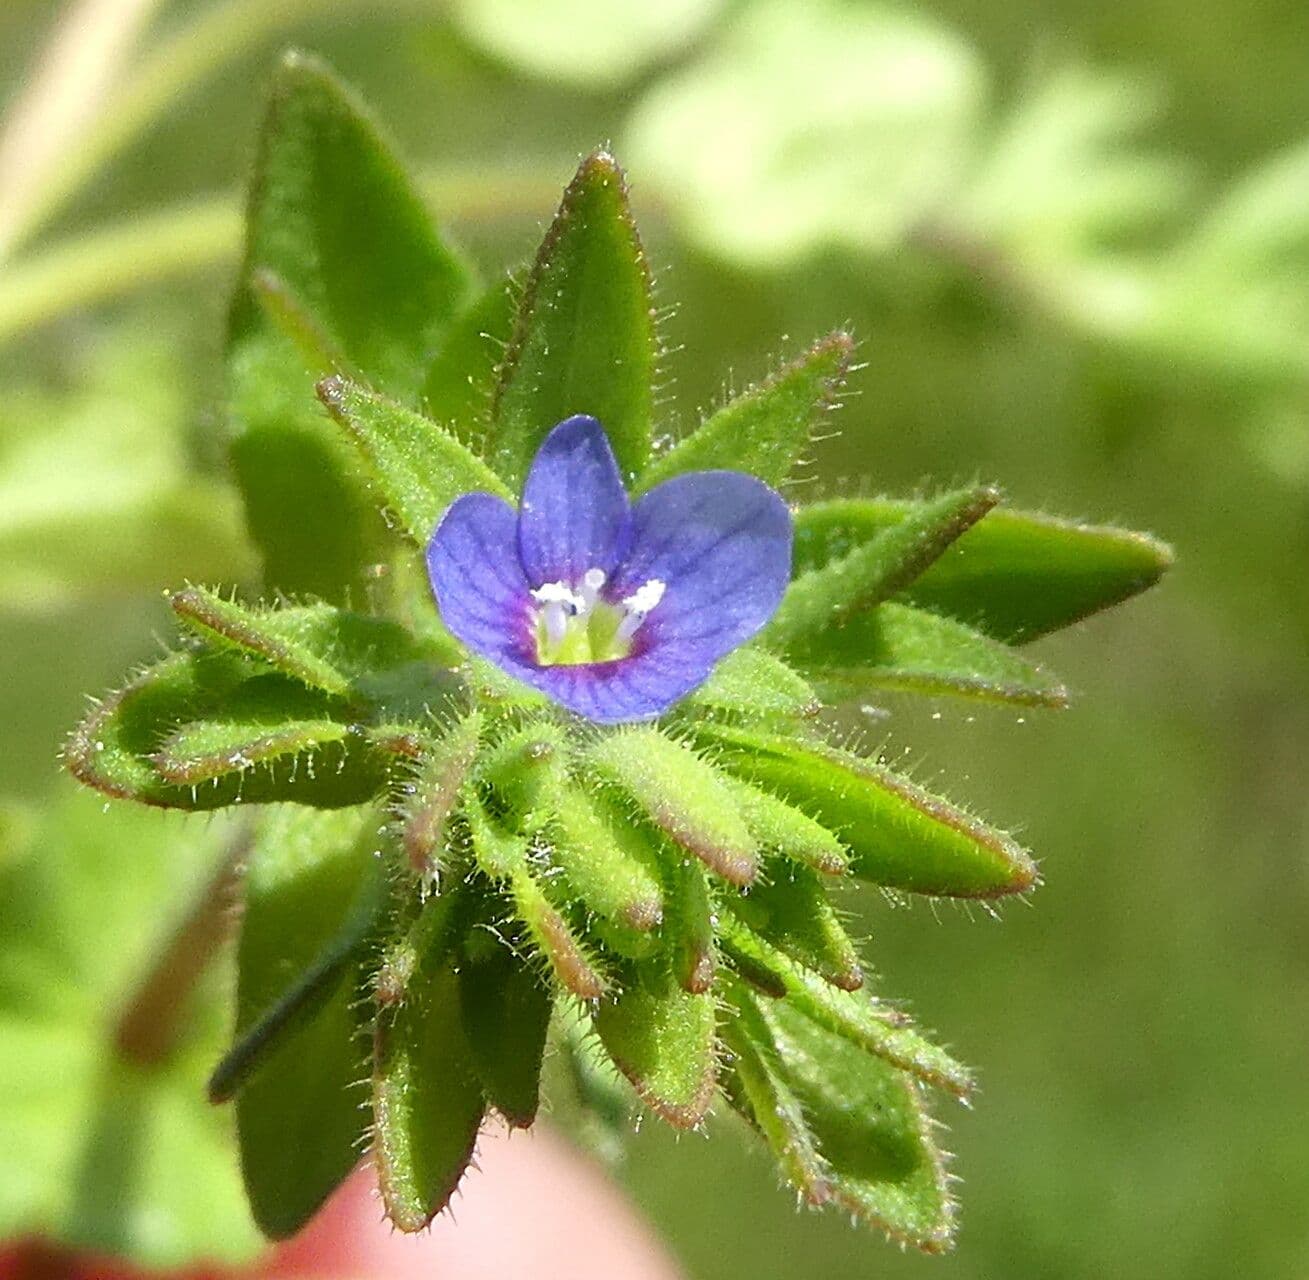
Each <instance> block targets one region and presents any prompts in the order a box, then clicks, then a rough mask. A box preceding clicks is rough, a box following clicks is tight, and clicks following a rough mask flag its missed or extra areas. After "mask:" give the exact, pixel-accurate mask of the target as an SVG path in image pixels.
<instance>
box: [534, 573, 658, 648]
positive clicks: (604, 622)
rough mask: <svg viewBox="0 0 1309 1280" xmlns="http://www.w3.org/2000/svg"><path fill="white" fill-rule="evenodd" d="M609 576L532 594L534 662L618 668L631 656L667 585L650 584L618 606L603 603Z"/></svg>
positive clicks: (598, 575)
mask: <svg viewBox="0 0 1309 1280" xmlns="http://www.w3.org/2000/svg"><path fill="white" fill-rule="evenodd" d="M606 581H608V576H607V575H606V573H605V571H604V570H603V569H588V570H587V571H586V572H585V573H584V574H582V580H581V581H580V582H579V583H578V584H577V585H576V587H572V586H569V584H568V583H566V582H547V583H545V584H544V585H543V586H540V587H537V588H536V590H535V591H533V592H532V599H533V600H535V601H536V602H537V604H539V605H540V606H541V607H540V608H539V609H538V610H537V613H536V660H537V662H538V663H539V664H540V665H541V666H543V667H553V666H580V665H582V664H584V663H597V662H616V661H617V660H618V659H619V658H625V657H627V655H628V654H629V653H630V652H631V649H632V640H633V638H634V637H635V635H636V633H637V632H638V631H639V630H640V629H641V624H642V623H643V622H644V621H645V620H646V618H647V616H648V615H649V614H650V611H651V610H652V609H654V608H655V607H656V606H657V605H658V604H659V602H660V601H661V600H662V599H663V598H664V591H665V589H666V584H665V583H663V582H661V581H660V580H659V579H658V578H651V579H650V580H649V582H646V583H644V584H643V585H642V586H640V587H638V588H637V589H636V590H635V591H633V592H632V594H631V595H630V596H624V597H623V599H622V601H621V602H620V603H619V604H610V603H609V601H607V600H602V599H601V598H600V592H601V591H603V590H604V585H605V582H606Z"/></svg>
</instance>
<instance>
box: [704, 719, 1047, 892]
mask: <svg viewBox="0 0 1309 1280" xmlns="http://www.w3.org/2000/svg"><path fill="white" fill-rule="evenodd" d="M699 732H700V733H701V734H702V735H703V736H704V737H705V738H706V739H708V740H710V741H713V742H715V743H716V744H718V745H719V746H720V749H721V751H722V754H721V756H720V763H721V764H722V765H724V766H730V768H731V769H732V770H733V771H734V772H736V773H738V774H740V775H741V776H742V777H744V778H746V779H748V780H749V781H751V782H754V783H756V784H757V785H759V786H761V787H766V788H767V789H768V790H770V791H772V792H774V793H775V794H777V795H779V796H781V797H782V798H783V799H784V800H786V801H788V802H789V803H790V804H793V805H795V806H796V808H798V809H801V810H802V811H804V812H805V813H808V814H810V815H811V816H812V817H814V818H816V819H817V820H818V821H819V822H821V823H822V824H823V825H824V826H826V827H828V828H830V829H831V831H832V832H833V833H834V834H835V835H836V836H838V837H839V838H840V839H841V841H842V842H843V843H844V844H845V845H846V847H847V848H848V849H849V850H850V854H851V858H852V863H851V869H852V870H853V871H854V874H855V875H857V876H859V877H861V878H862V879H865V880H871V881H873V882H874V883H876V884H881V885H885V886H886V887H888V888H893V889H906V890H909V891H911V892H914V893H928V894H939V895H943V896H946V897H964V898H994V897H1000V896H1002V895H1004V894H1009V893H1023V892H1025V891H1026V890H1028V889H1030V888H1032V886H1033V885H1034V884H1035V883H1036V880H1037V872H1036V864H1035V863H1034V862H1033V861H1032V859H1031V857H1030V856H1029V855H1028V853H1027V852H1026V851H1025V850H1024V849H1023V848H1022V847H1021V846H1019V845H1018V844H1016V843H1015V842H1014V841H1013V840H1012V839H1011V838H1010V837H1009V836H1007V835H1005V834H1004V833H1003V832H1001V831H997V830H995V828H993V827H988V826H987V825H986V824H985V823H982V822H980V821H979V820H978V819H976V818H974V817H972V816H971V815H970V814H967V813H964V812H963V811H962V810H960V809H957V808H955V807H954V806H953V805H951V804H949V803H948V802H947V801H945V800H942V799H941V798H940V797H939V796H934V795H932V794H931V793H930V792H927V791H924V790H923V789H922V788H921V787H919V786H917V785H915V784H914V783H912V782H910V781H909V780H908V779H907V778H903V777H901V776H899V775H898V774H896V773H893V772H892V771H891V770H890V769H887V768H885V767H884V766H882V765H880V764H877V763H876V762H875V761H872V760H868V759H865V758H863V757H861V756H856V755H853V754H852V753H850V752H846V751H841V750H839V749H837V748H835V747H828V746H822V745H818V744H812V745H808V746H804V745H800V744H798V743H796V742H794V741H793V740H791V739H788V738H780V737H776V736H773V735H771V734H763V733H757V732H754V731H752V730H747V729H740V728H735V727H728V726H725V725H711V724H704V725H702V726H701V727H700V730H699Z"/></svg>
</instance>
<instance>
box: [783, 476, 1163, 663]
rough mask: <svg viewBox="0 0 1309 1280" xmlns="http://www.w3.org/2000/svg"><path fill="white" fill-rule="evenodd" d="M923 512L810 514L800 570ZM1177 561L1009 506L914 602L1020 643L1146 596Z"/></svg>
mask: <svg viewBox="0 0 1309 1280" xmlns="http://www.w3.org/2000/svg"><path fill="white" fill-rule="evenodd" d="M919 505H920V504H917V503H913V502H906V501H896V500H893V499H889V498H875V499H837V500H835V501H832V502H819V503H815V504H814V505H813V506H810V507H806V508H804V509H802V510H801V511H800V512H799V513H798V515H797V516H796V523H795V568H796V572H797V573H800V572H804V571H807V570H810V569H817V568H821V567H822V566H823V565H825V564H827V563H829V562H830V561H832V560H834V559H836V558H838V557H840V556H844V555H847V554H848V553H849V552H850V551H852V550H854V549H855V548H856V547H859V546H862V545H863V544H865V543H867V542H870V541H872V540H873V539H875V538H876V537H878V536H879V535H880V534H881V533H882V532H883V531H884V530H887V529H890V528H894V527H895V526H896V525H898V524H901V523H903V522H904V521H905V520H907V519H908V518H909V517H910V515H911V514H912V513H914V512H915V511H916V510H918V508H919ZM1172 562H1173V553H1172V550H1171V548H1170V547H1168V546H1167V545H1166V544H1165V543H1162V542H1159V541H1158V540H1157V539H1155V538H1152V537H1151V536H1150V535H1149V534H1144V533H1133V532H1131V531H1130V530H1127V529H1115V528H1111V527H1109V526H1105V525H1088V524H1079V523H1077V522H1076V521H1072V520H1059V519H1056V518H1054V517H1053V516H1045V515H1038V514H1035V513H1033V512H1024V511H1009V510H1007V509H1004V508H1001V509H1000V510H998V511H992V512H991V514H990V515H988V516H987V517H986V519H985V520H982V521H980V522H979V523H978V524H976V525H975V526H974V527H973V528H972V529H970V530H969V531H968V532H967V533H966V534H964V535H963V536H962V537H961V538H960V539H959V541H958V542H957V543H955V545H954V546H953V547H951V548H950V549H949V550H948V551H946V552H945V553H944V554H943V555H942V556H941V558H940V559H939V560H937V562H936V563H935V564H934V565H932V566H931V567H930V568H928V569H927V570H926V571H925V572H924V573H923V575H922V576H921V577H920V578H918V579H917V581H915V582H914V583H912V584H911V585H910V586H909V587H908V588H907V589H906V591H905V599H906V600H908V601H909V602H911V603H913V604H917V605H919V606H921V607H922V608H924V609H931V610H933V611H935V612H937V613H943V614H948V615H950V616H951V617H954V618H958V619H960V620H961V621H963V622H966V623H968V624H969V625H970V626H974V627H976V628H978V630H980V631H983V632H985V633H986V634H987V635H989V636H993V637H994V638H995V639H997V640H1004V641H1008V642H1010V643H1013V644H1021V643H1024V642H1026V641H1028V640H1034V639H1036V638H1037V637H1038V636H1042V635H1045V634H1047V633H1048V632H1051V631H1058V630H1059V629H1060V628H1061V627H1066V626H1069V625H1071V624H1072V623H1074V622H1077V621H1078V620H1079V619H1081V618H1085V617H1088V616H1090V615H1091V614H1093V613H1097V612H1099V611H1100V610H1101V609H1107V608H1109V607H1110V606H1112V605H1115V604H1118V603H1119V602H1121V601H1123V600H1126V599H1128V598H1129V597H1131V596H1134V595H1136V594H1137V593H1138V592H1141V591H1144V590H1145V589H1146V588H1147V587H1150V586H1152V585H1153V584H1154V583H1156V582H1157V581H1158V580H1159V578H1160V577H1161V576H1162V575H1163V573H1164V571H1165V570H1166V569H1167V568H1168V566H1169V565H1171V564H1172Z"/></svg>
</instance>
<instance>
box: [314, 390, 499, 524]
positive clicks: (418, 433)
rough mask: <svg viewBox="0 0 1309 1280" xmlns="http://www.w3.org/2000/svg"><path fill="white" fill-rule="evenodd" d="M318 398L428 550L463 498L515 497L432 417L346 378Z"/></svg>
mask: <svg viewBox="0 0 1309 1280" xmlns="http://www.w3.org/2000/svg"><path fill="white" fill-rule="evenodd" d="M318 395H319V398H320V399H321V400H322V401H323V403H324V404H325V405H326V406H327V408H328V410H329V412H330V413H331V414H332V417H333V418H335V419H336V421H337V422H338V423H340V424H341V426H343V427H344V428H345V429H346V431H347V432H349V435H350V438H351V439H352V440H353V441H354V443H355V445H356V446H357V447H358V449H359V451H360V453H362V455H363V457H364V459H365V460H366V461H367V464H368V469H369V471H370V472H371V473H372V476H373V479H374V482H375V483H376V486H377V493H378V497H379V498H380V499H381V502H382V503H384V504H385V506H386V507H387V508H389V509H390V510H391V511H392V512H394V514H395V517H396V519H397V520H398V521H399V524H400V528H401V529H402V530H403V531H404V532H405V533H406V534H407V535H408V536H409V537H410V538H411V539H412V540H413V541H414V542H415V543H417V544H418V546H420V547H426V546H427V544H428V542H429V541H430V539H431V537H432V534H433V533H434V532H435V530H436V526H437V523H438V521H439V520H440V519H441V516H442V515H443V514H444V513H445V509H446V508H447V507H448V506H449V505H450V504H451V503H452V502H453V501H454V500H455V499H456V498H457V497H459V495H460V494H463V493H468V492H470V491H473V490H477V491H480V492H483V493H494V494H498V495H499V496H501V497H505V498H507V497H508V496H509V491H508V489H506V488H505V486H504V484H503V483H502V482H501V481H500V479H499V478H498V477H497V476H496V474H495V473H494V472H493V471H492V470H491V469H490V468H489V467H488V466H487V465H486V463H484V462H483V461H482V460H481V458H479V457H478V456H477V455H476V454H474V453H472V452H471V451H470V450H469V449H468V448H467V447H466V446H464V445H462V444H460V443H459V441H458V440H456V439H455V438H454V436H452V435H450V434H449V433H448V432H447V431H446V430H445V429H444V428H443V427H440V426H438V425H437V424H436V423H435V422H433V421H431V420H430V419H429V418H424V417H422V416H421V415H420V414H417V413H414V412H412V411H411V410H409V409H405V408H403V407H401V406H400V405H398V404H396V403H394V402H393V401H391V400H388V399H386V398H385V397H384V396H379V395H374V394H373V393H372V392H371V391H368V390H366V389H365V388H363V387H359V386H356V385H355V384H354V383H352V382H346V381H345V380H344V379H341V378H328V379H327V380H326V381H324V382H321V383H319V385H318Z"/></svg>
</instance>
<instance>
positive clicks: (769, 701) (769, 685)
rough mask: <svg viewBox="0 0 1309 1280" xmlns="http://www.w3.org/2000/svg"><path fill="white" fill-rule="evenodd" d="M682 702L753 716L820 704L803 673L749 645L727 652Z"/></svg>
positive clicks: (808, 712)
mask: <svg viewBox="0 0 1309 1280" xmlns="http://www.w3.org/2000/svg"><path fill="white" fill-rule="evenodd" d="M686 702H687V704H688V705H690V706H698V707H711V708H713V709H714V710H715V711H736V712H740V713H742V714H744V715H753V716H812V715H816V714H817V713H818V710H819V708H820V707H821V705H822V704H821V703H820V702H819V700H818V696H817V694H815V693H814V691H813V689H812V688H810V686H809V684H808V683H807V682H806V681H805V679H804V677H803V676H801V675H799V674H798V673H797V672H795V671H793V670H792V669H791V668H790V667H788V666H787V665H786V663H784V662H783V661H782V660H781V659H780V658H776V657H774V656H773V655H772V654H771V653H769V652H768V651H767V650H766V649H759V648H756V647H754V646H753V645H746V646H745V647H744V648H741V649H736V650H733V652H731V653H729V654H728V655H727V657H725V658H724V659H723V660H722V661H721V662H719V664H718V665H717V666H716V667H715V668H714V670H713V673H712V674H711V675H710V677H709V679H708V680H706V681H705V682H704V684H702V685H700V686H699V688H697V689H694V690H692V692H691V693H690V694H688V695H687V699H686Z"/></svg>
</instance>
